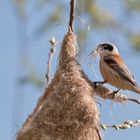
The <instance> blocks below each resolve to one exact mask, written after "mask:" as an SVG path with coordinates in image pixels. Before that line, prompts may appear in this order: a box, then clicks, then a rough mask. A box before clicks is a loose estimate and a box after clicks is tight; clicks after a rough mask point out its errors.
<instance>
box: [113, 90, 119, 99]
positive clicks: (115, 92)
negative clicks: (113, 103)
mask: <svg viewBox="0 0 140 140" xmlns="http://www.w3.org/2000/svg"><path fill="white" fill-rule="evenodd" d="M119 91H120V89H118V90H115V91H113V92H112V93H111V94H112V95H113V99H114V98H115V95H116V94H117V93H118V92H119Z"/></svg>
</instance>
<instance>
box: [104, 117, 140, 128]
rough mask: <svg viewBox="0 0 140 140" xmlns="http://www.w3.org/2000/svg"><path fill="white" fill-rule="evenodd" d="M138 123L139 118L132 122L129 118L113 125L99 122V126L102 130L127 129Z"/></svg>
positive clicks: (139, 122) (139, 123) (139, 121)
mask: <svg viewBox="0 0 140 140" xmlns="http://www.w3.org/2000/svg"><path fill="white" fill-rule="evenodd" d="M139 125H140V119H138V120H137V121H135V122H133V121H131V120H127V121H125V122H123V123H122V124H115V125H105V124H101V127H102V129H103V130H107V129H108V128H115V129H116V130H119V129H128V128H131V127H137V126H139Z"/></svg>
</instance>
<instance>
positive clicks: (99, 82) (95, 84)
mask: <svg viewBox="0 0 140 140" xmlns="http://www.w3.org/2000/svg"><path fill="white" fill-rule="evenodd" d="M104 83H105V81H96V82H92V84H93V86H94V87H96V86H97V84H104Z"/></svg>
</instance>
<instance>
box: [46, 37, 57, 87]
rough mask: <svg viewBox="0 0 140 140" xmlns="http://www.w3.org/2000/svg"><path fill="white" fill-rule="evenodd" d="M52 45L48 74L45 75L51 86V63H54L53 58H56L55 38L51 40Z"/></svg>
mask: <svg viewBox="0 0 140 140" xmlns="http://www.w3.org/2000/svg"><path fill="white" fill-rule="evenodd" d="M50 44H51V48H50V52H49V56H48V63H47V73H46V75H45V77H46V79H47V85H49V83H50V81H51V75H50V72H51V62H52V57H53V56H54V53H55V47H56V44H57V42H56V40H55V38H54V37H52V39H51V40H50Z"/></svg>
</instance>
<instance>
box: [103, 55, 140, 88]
mask: <svg viewBox="0 0 140 140" xmlns="http://www.w3.org/2000/svg"><path fill="white" fill-rule="evenodd" d="M103 60H104V62H105V63H106V64H107V66H108V67H110V68H111V69H113V70H114V71H115V72H117V73H118V75H120V77H122V78H123V79H124V80H126V81H128V82H130V83H131V84H132V85H134V86H137V84H136V81H135V79H134V76H133V75H132V74H131V73H130V71H129V69H128V67H127V66H126V65H125V63H124V62H123V60H122V59H121V58H120V56H119V57H118V56H115V55H106V56H104V58H103ZM118 62H119V63H120V64H118Z"/></svg>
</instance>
